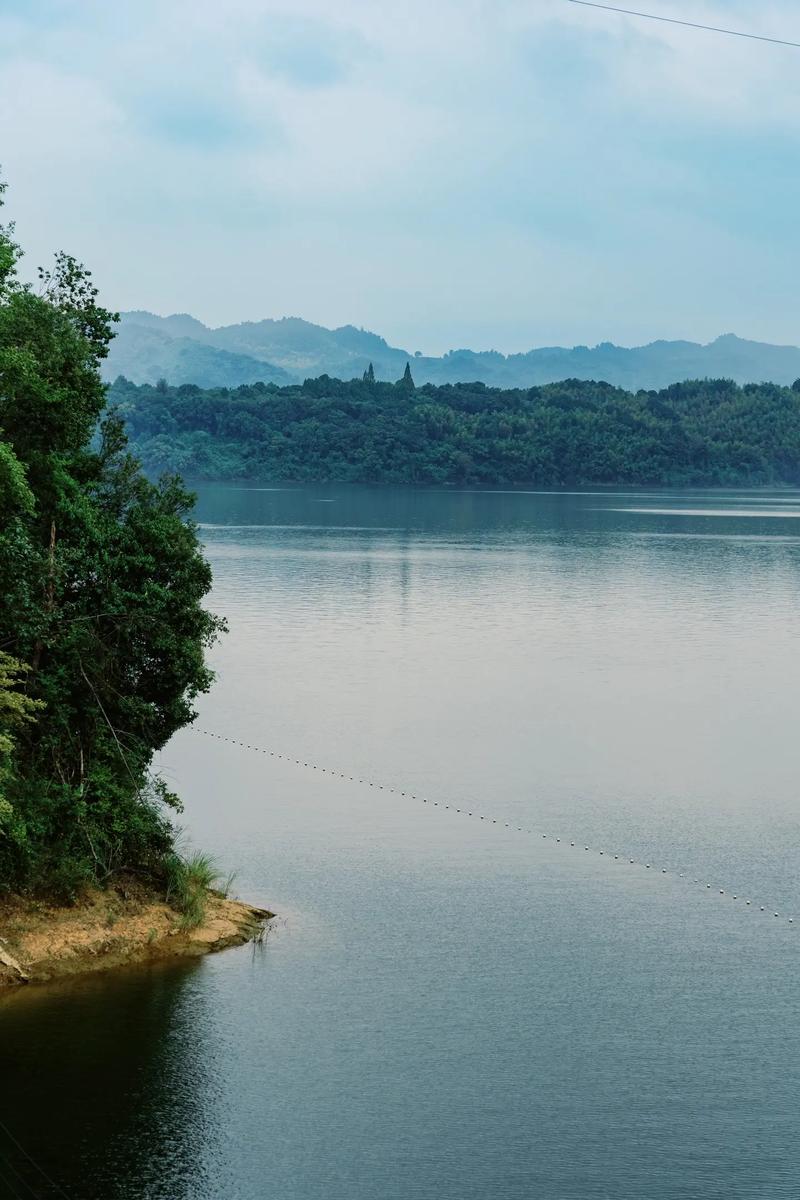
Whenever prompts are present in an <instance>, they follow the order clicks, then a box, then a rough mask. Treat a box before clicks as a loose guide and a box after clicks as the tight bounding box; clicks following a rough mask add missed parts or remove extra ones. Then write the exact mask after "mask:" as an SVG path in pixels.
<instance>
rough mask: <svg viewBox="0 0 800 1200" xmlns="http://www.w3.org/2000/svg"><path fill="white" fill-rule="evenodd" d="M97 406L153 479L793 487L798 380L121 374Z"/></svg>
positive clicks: (799, 452) (799, 420)
mask: <svg viewBox="0 0 800 1200" xmlns="http://www.w3.org/2000/svg"><path fill="white" fill-rule="evenodd" d="M110 399H111V402H112V403H113V404H114V405H115V406H116V407H117V408H118V411H119V413H120V415H121V416H122V417H123V419H124V421H125V424H126V426H127V429H128V431H129V433H130V436H131V438H132V440H133V443H134V445H135V447H136V451H137V453H138V455H139V457H140V458H141V459H142V462H143V463H144V465H145V468H146V469H147V470H148V471H149V472H150V473H151V474H153V475H154V476H157V475H158V474H159V473H160V472H162V471H165V470H169V471H172V470H176V471H179V472H181V473H182V474H184V475H186V476H187V477H188V478H191V479H196V480H201V479H221V480H222V479H236V478H240V479H247V478H250V479H256V478H257V479H263V480H284V481H286V480H307V481H326V480H330V481H337V482H345V481H353V482H387V483H427V484H437V483H439V484H441V483H468V484H497V483H504V484H505V483H536V484H540V485H544V486H548V487H551V486H552V487H558V486H562V485H572V484H618V483H625V484H673V485H685V484H698V485H699V484H706V485H715V484H724V485H728V484H752V483H778V482H782V483H797V482H800V380H798V381H797V382H796V383H795V384H794V385H793V386H792V387H790V388H789V387H779V386H778V385H776V384H746V385H745V386H744V387H740V386H738V385H737V384H735V383H733V382H731V381H730V380H725V379H719V380H701V381H697V382H690V383H680V384H674V385H673V386H671V387H668V388H665V389H663V390H662V391H658V392H652V391H640V392H636V393H633V392H626V391H623V390H621V389H619V388H615V387H612V386H611V385H610V384H606V383H591V382H585V381H581V380H576V379H568V380H565V381H564V382H562V383H554V384H547V385H545V386H542V387H534V388H530V389H526V390H500V389H495V388H487V387H485V386H484V385H483V384H480V383H472V384H467V383H462V384H451V385H445V386H441V387H436V386H434V385H432V384H426V385H425V386H424V387H415V386H414V382H413V380H412V378H411V375H410V373H409V372H408V370H407V371H406V374H405V376H404V378H403V379H402V380H400V381H399V382H398V383H396V384H390V383H381V382H376V381H375V379H374V377H372V375H371V372H369V371H367V372H365V373H364V378H363V379H356V380H351V381H349V382H342V381H341V380H338V379H330V378H328V377H327V376H325V375H323V376H322V377H320V378H319V379H309V380H306V382H305V383H303V384H302V385H296V386H290V387H281V386H278V385H276V384H264V383H255V384H251V385H243V386H241V387H237V388H230V389H229V388H213V389H206V390H203V389H201V388H199V387H196V386H194V385H192V384H184V385H183V386H180V387H169V386H167V384H166V383H164V382H163V381H162V382H161V383H159V384H156V385H155V386H151V385H147V384H145V385H141V386H136V385H135V384H132V383H130V382H129V381H128V380H126V379H124V378H119V379H117V380H116V382H115V383H114V384H113V386H112V387H111V390H110Z"/></svg>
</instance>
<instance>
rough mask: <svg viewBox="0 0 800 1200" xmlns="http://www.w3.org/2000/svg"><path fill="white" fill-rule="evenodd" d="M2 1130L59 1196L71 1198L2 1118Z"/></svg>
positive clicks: (8, 1164)
mask: <svg viewBox="0 0 800 1200" xmlns="http://www.w3.org/2000/svg"><path fill="white" fill-rule="evenodd" d="M0 1130H2V1131H3V1133H5V1135H6V1137H7V1138H8V1139H9V1141H10V1142H12V1143H13V1144H14V1145H15V1146H16V1148H17V1149H18V1150H19V1151H20V1153H21V1154H24V1155H25V1157H26V1158H27V1160H28V1162H29V1163H30V1164H31V1166H32V1167H34V1168H35V1169H36V1170H37V1171H38V1172H39V1174H40V1175H41V1177H42V1179H44V1180H45V1181H46V1182H47V1183H48V1184H49V1185H50V1187H51V1188H53V1189H54V1190H55V1191H56V1192H57V1193H58V1195H59V1196H63V1198H64V1200H69V1196H68V1195H67V1193H66V1192H65V1191H64V1189H63V1188H62V1187H61V1186H60V1184H58V1183H56V1181H55V1180H54V1179H51V1178H50V1176H49V1175H48V1174H47V1172H46V1171H45V1169H44V1167H43V1166H41V1164H40V1163H38V1162H37V1161H36V1159H35V1158H34V1157H33V1156H32V1155H31V1154H29V1153H28V1151H27V1150H26V1149H25V1147H24V1146H23V1145H22V1143H21V1142H19V1141H18V1140H17V1138H15V1137H14V1134H13V1133H12V1132H11V1130H10V1129H9V1128H8V1126H7V1125H5V1124H4V1123H3V1121H1V1120H0ZM7 1166H9V1167H10V1166H11V1163H10V1162H9V1163H7ZM26 1186H27V1187H30V1185H29V1184H26Z"/></svg>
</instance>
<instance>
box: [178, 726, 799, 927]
mask: <svg viewBox="0 0 800 1200" xmlns="http://www.w3.org/2000/svg"><path fill="white" fill-rule="evenodd" d="M192 733H199V734H202V735H203V737H210V738H214V740H215V741H218V742H227V743H228V745H230V746H238V747H239V749H240V750H251V751H252V752H253V753H254V754H264V755H266V757H267V758H275V759H280V761H281V762H285V763H290V764H291V765H292V766H295V767H301V768H303V769H306V770H309V771H317V772H319V774H320V775H328V776H329V777H330V778H331V779H343V780H344V781H345V782H346V783H356V784H359V785H361V786H362V787H370V788H374V789H375V791H376V792H388V793H389V794H390V795H392V796H400V797H402V798H404V799H407V800H415V801H417V802H418V803H420V804H427V805H430V807H431V808H443V809H447V810H449V811H450V812H454V813H458V814H459V815H460V816H462V817H473V818H475V819H476V820H478V821H485V822H486V824H487V825H499V826H500V828H501V829H511V830H513V831H514V832H516V833H525V834H529V835H530V836H531V837H540V838H541V839H542V841H550V842H555V843H556V844H557V845H561V846H568V847H569V848H570V849H575V848H577V847H578V846H579V845H580V844H581V843H580V842H574V841H568V840H567V839H566V838H560V837H555V836H554V835H552V834H547V833H542V832H541V831H540V830H536V829H527V828H526V827H525V826H524V825H516V824H515V823H514V822H513V821H501V820H500V819H499V818H497V817H487V816H486V815H485V814H483V813H479V812H476V811H475V810H474V809H467V808H459V807H457V806H456V805H455V804H445V803H444V802H443V801H442V800H431V799H430V797H428V796H420V795H418V794H417V793H416V792H409V791H403V790H401V789H400V788H396V787H390V786H389V785H388V784H384V783H375V781H374V780H371V779H361V778H359V776H358V775H348V774H347V773H346V772H344V771H336V770H334V769H333V768H331V767H321V766H319V764H318V763H312V762H307V761H306V760H305V759H303V758H294V757H293V756H292V755H291V754H279V753H278V751H277V750H268V749H266V748H265V747H264V746H251V745H250V743H249V742H241V741H239V739H238V738H232V737H226V736H225V734H222V733H214V732H213V730H211V729H197V728H194V727H193V728H192ZM583 850H584V853H586V852H588V853H590V854H597V855H598V856H599V857H600V858H607V859H610V860H611V861H612V862H624V861H626V860H627V863H628V865H629V866H638V867H641V868H642V869H643V870H646V871H656V872H658V873H659V874H661V875H668V876H671V877H672V878H674V879H684V880H686V881H687V882H690V883H693V884H699V885H701V886H702V885H703V883H704V882H705V881H704V880H703V879H701V878H700V876H699V875H698V876H697V877H695V876H694V875H693V873H692V872H689V873H688V874H687V872H686V871H675V870H674V869H672V868H670V867H658V866H654V865H653V863H649V862H640V861H639V860H637V859H635V858H630V857H629V856H628V855H626V854H621V853H616V854H615V853H613V851H610V850H597V849H593V848H592V847H591V846H587V845H586V844H585V843H584V844H583ZM705 890H706V891H718V892H719V894H720V896H728V897H729V898H730V899H731V900H735V901H736V902H737V903H739V902H741V904H742V907H743V908H752V909H753V910H756V909H757V910H758V911H759V912H762V913H768V912H769V913H772V916H773V917H778V918H779V919H781V913H779V912H775V910H774V908H773V907H772V906H770V905H768V904H758V903H757V902H755V901H753V900H748V899H745V898H744V896H743V894H742V893H741V892H733V891H730V890H729V889H727V888H716V887H715V885H714V884H712V883H705ZM784 919H785V920H786V921H787V922H788V923H789V925H794V917H785V918H784Z"/></svg>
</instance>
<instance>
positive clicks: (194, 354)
mask: <svg viewBox="0 0 800 1200" xmlns="http://www.w3.org/2000/svg"><path fill="white" fill-rule="evenodd" d="M409 360H410V361H411V362H412V363H413V376H414V383H415V384H416V386H417V387H420V386H422V385H424V384H426V383H436V384H443V383H465V382H474V381H479V382H482V383H485V384H487V385H489V386H492V387H524V388H527V387H533V386H535V385H537V384H543V383H552V382H554V381H556V380H560V379H597V380H605V381H606V382H608V383H613V384H615V385H617V386H619V387H624V388H628V389H631V390H637V389H639V388H646V389H655V388H662V387H667V386H668V385H669V384H671V383H676V382H679V381H681V380H685V379H704V378H726V379H734V380H735V381H736V382H737V383H765V382H771V383H779V384H790V383H792V382H793V381H794V380H795V379H797V378H799V377H800V348H798V347H797V346H775V345H770V344H769V343H766V342H756V341H750V340H748V339H745V338H740V337H737V336H736V335H735V334H732V333H728V334H724V335H723V336H721V337H718V338H717V339H716V340H715V341H713V342H709V343H708V344H707V345H702V344H700V343H697V342H687V341H655V342H651V343H650V344H649V345H646V346H636V347H632V348H627V347H624V346H616V345H614V344H613V343H612V342H601V343H600V344H599V345H597V346H591V347H590V346H573V347H571V348H566V347H560V346H545V347H540V348H538V349H534V350H529V351H528V352H527V353H525V354H509V355H504V354H500V353H499V352H498V351H496V350H488V351H475V350H469V349H459V350H451V351H449V352H448V353H447V354H444V355H442V356H441V357H427V356H425V355H414V354H410V353H409V352H408V350H405V349H402V348H400V347H395V346H390V345H389V343H388V342H387V341H386V340H385V339H384V338H382V337H380V336H379V335H378V334H375V333H370V332H368V331H367V330H364V329H357V328H356V327H355V326H353V325H343V326H341V328H339V329H326V328H325V327H324V326H322V325H314V324H312V323H311V322H309V321H304V320H302V319H301V318H300V317H283V318H281V319H280V320H262V321H244V322H242V323H241V324H239V325H226V326H222V327H221V328H218V329H211V328H209V327H208V326H206V325H204V324H203V323H202V322H201V321H198V320H197V319H196V318H195V317H192V316H190V315H189V314H187V313H175V314H173V315H172V316H168V317H160V316H156V315H155V314H154V313H150V312H126V313H123V314H122V318H121V322H120V325H119V326H118V332H117V337H116V338H115V340H114V342H113V343H112V345H111V351H110V354H109V356H108V359H107V360H106V364H105V370H104V373H105V376H106V378H108V379H114V378H116V377H117V376H118V375H125V376H126V377H127V378H128V379H130V380H132V381H133V382H135V383H155V382H156V381H157V380H158V379H160V378H164V379H166V380H167V382H168V383H171V384H176V385H177V384H186V383H193V384H197V385H198V386H200V387H221V386H225V387H238V386H239V385H240V384H243V383H255V382H257V381H259V380H262V381H264V382H266V383H270V382H272V383H280V384H286V383H291V382H296V381H302V380H303V379H306V378H310V377H314V376H318V375H331V376H334V377H336V378H339V379H353V378H356V377H362V376H363V375H364V373H365V372H366V371H368V370H369V369H370V364H372V368H373V370H374V373H375V378H376V379H379V380H387V381H388V380H392V381H393V380H396V379H398V378H399V377H400V376H401V375H402V374H403V373H404V371H405V367H406V364H407V363H408V362H409Z"/></svg>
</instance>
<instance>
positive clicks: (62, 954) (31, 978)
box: [0, 890, 273, 988]
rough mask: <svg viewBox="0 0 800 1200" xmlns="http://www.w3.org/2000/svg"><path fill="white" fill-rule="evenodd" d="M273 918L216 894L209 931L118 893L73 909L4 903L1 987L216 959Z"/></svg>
mask: <svg viewBox="0 0 800 1200" xmlns="http://www.w3.org/2000/svg"><path fill="white" fill-rule="evenodd" d="M272 915H273V914H272V913H270V912H266V911H265V910H264V909H261V908H253V907H252V905H250V904H243V903H242V902H241V901H240V900H228V899H225V898H224V897H222V896H220V895H217V894H216V893H213V892H212V893H209V896H208V903H207V906H206V915H205V918H204V920H203V922H202V924H201V925H199V926H197V928H195V929H188V930H187V929H184V928H183V927H182V924H181V915H180V913H177V912H175V910H174V909H172V908H170V907H169V905H167V904H165V903H164V902H163V901H161V900H157V899H153V898H152V897H148V896H146V895H131V894H130V893H125V892H120V891H117V890H109V891H105V892H100V891H98V892H93V893H92V894H91V895H89V896H88V897H86V898H85V899H84V900H83V901H81V902H80V903H79V904H76V905H74V906H72V907H70V908H54V907H50V906H48V905H45V904H42V903H34V902H30V901H27V902H26V901H9V902H0V988H2V987H4V986H14V985H15V984H21V983H43V982H46V981H47V980H50V979H57V978H60V977H62V976H64V975H79V974H82V973H85V972H88V971H105V970H108V969H109V968H111V967H116V966H120V965H122V964H124V963H136V962H146V961H149V960H154V959H163V958H173V957H179V956H187V955H197V954H211V953H213V952H214V951H216V950H224V949H226V948H227V947H228V946H239V945H241V944H242V943H243V942H247V941H250V940H251V939H253V938H254V937H257V936H258V934H259V932H260V930H261V929H263V927H264V922H265V921H266V920H268V919H269V918H270V917H271V916H272Z"/></svg>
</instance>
